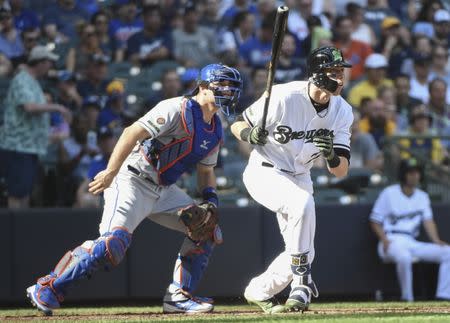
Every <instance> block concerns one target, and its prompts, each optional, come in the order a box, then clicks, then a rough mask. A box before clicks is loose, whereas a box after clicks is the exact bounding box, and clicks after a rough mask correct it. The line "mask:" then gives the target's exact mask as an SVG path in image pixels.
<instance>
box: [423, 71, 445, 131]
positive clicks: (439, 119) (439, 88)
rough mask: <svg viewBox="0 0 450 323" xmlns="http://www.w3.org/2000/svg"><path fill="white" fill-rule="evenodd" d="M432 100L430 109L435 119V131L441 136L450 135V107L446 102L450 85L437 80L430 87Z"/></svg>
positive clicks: (429, 104)
mask: <svg viewBox="0 0 450 323" xmlns="http://www.w3.org/2000/svg"><path fill="white" fill-rule="evenodd" d="M428 91H429V95H430V99H429V102H428V109H429V111H430V113H431V115H432V117H433V125H432V127H433V129H435V131H436V132H437V133H438V134H439V135H445V136H448V135H450V105H449V104H448V103H447V101H446V93H447V91H448V85H447V83H445V81H444V80H443V79H440V78H436V79H434V80H433V81H431V82H430V84H429V85H428Z"/></svg>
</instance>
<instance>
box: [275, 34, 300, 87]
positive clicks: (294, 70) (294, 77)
mask: <svg viewBox="0 0 450 323" xmlns="http://www.w3.org/2000/svg"><path fill="white" fill-rule="evenodd" d="M295 52H296V43H295V37H294V35H292V34H290V33H286V34H285V35H284V39H283V44H282V45H281V51H280V56H279V58H278V65H277V70H276V71H275V82H276V83H287V82H292V81H300V80H302V79H303V78H304V77H305V76H306V66H305V63H304V62H303V61H302V60H301V59H299V58H297V57H296V56H295Z"/></svg>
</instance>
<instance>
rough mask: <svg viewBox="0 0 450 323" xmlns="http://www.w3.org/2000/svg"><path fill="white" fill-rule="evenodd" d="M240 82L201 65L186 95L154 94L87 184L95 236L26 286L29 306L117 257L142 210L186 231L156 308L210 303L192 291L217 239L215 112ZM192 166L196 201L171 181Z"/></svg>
mask: <svg viewBox="0 0 450 323" xmlns="http://www.w3.org/2000/svg"><path fill="white" fill-rule="evenodd" d="M241 88H242V79H241V76H240V74H239V72H238V71H237V70H236V69H234V68H231V67H228V66H225V65H222V64H211V65H207V66H206V67H204V68H203V69H202V70H201V71H200V77H199V82H198V86H197V87H196V88H195V89H194V91H193V92H192V94H191V95H189V96H185V97H176V98H173V99H168V100H164V101H161V102H160V103H159V104H157V105H156V106H155V107H153V108H152V109H151V110H150V111H149V112H148V113H147V114H146V115H144V116H143V117H142V118H141V119H139V120H138V121H136V122H135V123H134V124H133V125H131V126H130V127H128V128H126V129H125V130H124V132H123V133H122V135H121V137H120V139H119V141H118V142H117V144H116V147H115V148H114V151H113V153H112V155H111V157H110V160H109V163H108V166H107V168H106V170H104V171H102V172H100V173H99V174H98V175H97V176H96V177H95V179H94V180H93V181H92V182H91V183H90V184H89V190H90V191H91V192H92V193H94V194H99V193H101V192H104V199H105V205H104V209H103V215H102V221H101V223H100V227H99V232H100V237H99V238H98V239H96V240H93V241H86V242H84V243H83V244H82V245H81V246H79V247H77V248H75V249H74V250H72V251H68V252H67V253H66V254H65V255H64V256H63V257H62V259H61V260H60V261H59V263H58V264H57V266H56V268H55V269H54V270H53V271H51V272H50V273H49V274H48V275H47V276H44V277H42V278H40V279H38V281H37V283H36V284H34V285H32V286H30V287H29V288H28V289H27V296H28V297H29V298H30V300H31V302H32V303H33V305H35V306H36V307H37V308H38V309H39V310H40V311H42V312H44V313H45V314H47V315H50V314H51V313H52V310H53V309H55V308H58V307H59V306H60V303H61V302H62V301H63V299H64V295H65V294H66V291H67V289H68V288H69V287H70V286H71V285H72V284H73V283H74V282H75V281H77V280H79V279H82V278H85V277H90V276H91V275H92V274H93V273H94V272H95V271H97V270H98V269H108V268H110V267H113V266H116V265H117V264H119V263H120V262H121V261H122V259H123V258H124V256H125V253H126V251H127V249H128V248H129V247H130V244H131V236H132V233H133V231H134V230H135V229H136V227H137V226H138V225H139V224H140V223H141V222H142V220H144V219H145V218H147V217H148V218H150V219H151V220H152V221H154V222H156V223H158V224H161V225H163V226H165V227H168V228H170V229H173V230H177V231H180V232H182V233H184V234H186V237H185V239H184V241H183V244H182V245H181V249H180V252H179V254H178V258H177V261H176V263H175V269H174V275H173V281H172V283H171V284H170V285H169V287H168V288H167V290H166V294H165V295H164V301H163V311H164V312H165V313H201V312H210V311H212V310H213V305H212V304H211V303H212V299H211V298H207V297H194V296H193V292H194V291H195V289H196V287H197V285H198V283H199V281H200V279H201V277H202V276H203V273H204V271H205V269H206V267H207V265H208V261H209V258H210V256H211V253H212V250H213V248H214V246H215V245H216V244H218V243H221V242H222V234H221V232H220V228H219V226H218V216H217V206H218V197H217V194H216V193H215V189H214V187H215V175H214V166H215V165H216V162H217V156H218V152H219V146H220V144H221V141H222V133H223V130H222V126H221V123H220V119H219V117H218V116H217V114H216V112H217V111H219V110H222V111H223V112H224V113H226V114H229V109H230V108H234V106H235V104H236V103H237V101H238V99H239V96H240V92H241ZM194 167H196V168H197V177H198V183H199V189H200V191H201V192H202V197H203V202H202V203H201V204H200V205H195V203H194V201H193V199H192V198H191V197H190V196H188V195H187V194H186V193H185V192H184V191H183V190H182V189H180V188H179V187H178V186H177V185H176V184H175V183H176V181H177V180H178V179H179V178H180V176H181V175H182V174H183V173H184V172H185V171H188V170H191V169H193V168H194Z"/></svg>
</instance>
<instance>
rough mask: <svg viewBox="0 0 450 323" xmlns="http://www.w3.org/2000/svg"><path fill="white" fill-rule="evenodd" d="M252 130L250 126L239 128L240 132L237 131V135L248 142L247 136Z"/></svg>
mask: <svg viewBox="0 0 450 323" xmlns="http://www.w3.org/2000/svg"><path fill="white" fill-rule="evenodd" d="M251 131H252V129H251V128H244V129H242V130H241V132H240V133H239V136H240V137H241V140H242V141H246V142H250V141H249V136H250V132H251Z"/></svg>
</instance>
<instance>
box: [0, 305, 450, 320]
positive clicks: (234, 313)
mask: <svg viewBox="0 0 450 323" xmlns="http://www.w3.org/2000/svg"><path fill="white" fill-rule="evenodd" d="M247 308H248V309H238V310H217V311H215V312H213V313H208V314H196V315H184V314H163V313H161V312H157V313H155V312H151V311H149V312H140V313H131V312H129V313H127V312H126V311H119V312H117V313H113V314H106V313H95V314H93V313H89V312H87V313H79V314H69V313H64V312H62V313H59V312H58V311H55V314H54V315H53V316H43V315H41V314H40V313H37V312H36V314H35V315H33V314H29V313H27V314H25V315H20V313H17V315H1V316H0V321H6V322H20V321H58V322H61V321H64V322H73V321H92V322H108V321H111V322H126V321H141V322H142V321H200V322H201V321H203V322H215V321H226V320H228V318H229V319H230V320H232V321H239V318H242V319H244V318H245V319H250V320H254V319H257V318H258V317H259V318H261V319H262V318H263V317H264V320H266V319H269V318H270V317H272V318H274V319H276V318H281V317H280V316H279V315H274V316H269V315H265V314H263V313H262V312H261V311H257V310H256V309H253V308H252V307H249V306H248V307H247ZM377 314H380V315H386V314H387V315H389V314H393V315H401V314H406V315H416V314H417V315H419V314H449V315H450V306H448V305H447V306H445V305H442V306H430V307H428V306H408V305H407V304H405V306H403V307H402V306H399V307H392V306H383V304H379V307H365V306H361V307H357V306H356V307H354V306H351V307H342V308H334V307H333V308H327V307H325V306H321V307H320V308H317V309H315V308H312V309H311V310H309V311H306V312H303V314H300V313H285V314H281V315H282V316H283V318H286V319H288V318H291V319H293V318H294V317H296V316H298V315H302V316H304V319H307V318H310V319H312V318H314V317H317V318H319V317H323V316H325V317H327V316H330V317H332V316H336V315H339V316H340V315H345V316H353V315H355V316H357V315H359V316H360V315H363V316H364V315H370V316H374V315H377ZM449 320H450V316H449ZM277 321H278V319H277Z"/></svg>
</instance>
